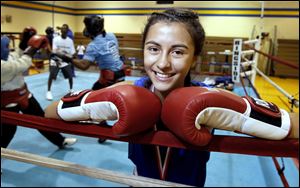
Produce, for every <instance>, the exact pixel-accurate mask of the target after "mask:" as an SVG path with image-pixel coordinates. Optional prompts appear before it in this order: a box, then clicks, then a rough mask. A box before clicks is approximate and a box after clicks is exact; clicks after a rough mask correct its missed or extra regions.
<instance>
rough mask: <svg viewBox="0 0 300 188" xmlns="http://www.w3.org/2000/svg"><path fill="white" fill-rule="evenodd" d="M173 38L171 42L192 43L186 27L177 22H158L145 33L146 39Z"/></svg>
mask: <svg viewBox="0 0 300 188" xmlns="http://www.w3.org/2000/svg"><path fill="white" fill-rule="evenodd" d="M166 37H167V38H169V39H170V38H173V39H172V40H183V41H186V42H189V41H192V38H191V36H190V34H189V32H188V31H187V29H186V26H185V25H184V24H183V23H179V22H165V21H160V22H157V23H155V24H153V25H152V26H151V27H150V28H149V32H148V33H147V37H146V40H147V39H150V38H163V39H166Z"/></svg>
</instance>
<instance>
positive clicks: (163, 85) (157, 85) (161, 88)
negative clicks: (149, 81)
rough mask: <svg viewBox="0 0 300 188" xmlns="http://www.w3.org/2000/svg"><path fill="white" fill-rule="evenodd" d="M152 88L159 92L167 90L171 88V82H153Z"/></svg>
mask: <svg viewBox="0 0 300 188" xmlns="http://www.w3.org/2000/svg"><path fill="white" fill-rule="evenodd" d="M153 85H154V88H155V89H156V90H157V91H159V92H164V93H165V92H168V91H170V90H171V89H172V86H173V85H171V84H166V83H161V82H153Z"/></svg>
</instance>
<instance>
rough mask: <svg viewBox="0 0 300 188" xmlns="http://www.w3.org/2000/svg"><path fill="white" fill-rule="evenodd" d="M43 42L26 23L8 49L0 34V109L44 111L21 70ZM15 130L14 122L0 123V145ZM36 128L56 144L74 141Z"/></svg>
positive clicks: (9, 139)
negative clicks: (14, 45)
mask: <svg viewBox="0 0 300 188" xmlns="http://www.w3.org/2000/svg"><path fill="white" fill-rule="evenodd" d="M30 39H31V40H30ZM47 43H48V40H47V38H45V37H42V36H38V35H36V30H35V29H34V28H33V27H26V28H25V29H24V30H23V33H22V36H21V42H20V44H19V48H17V49H16V51H14V52H12V53H10V52H9V38H8V37H6V36H1V110H5V111H11V112H22V113H23V114H29V115H36V116H40V117H44V111H43V109H42V108H41V106H40V104H39V102H38V101H37V100H36V99H35V97H34V95H33V94H32V93H31V92H30V91H29V90H28V88H27V85H26V83H25V80H24V76H23V74H22V73H23V72H24V71H26V70H27V69H28V68H29V67H30V66H31V64H32V57H33V55H34V54H35V53H36V52H37V51H38V50H39V49H40V48H43V47H46V46H47ZM28 44H29V45H28ZM16 130H17V126H16V125H9V124H5V123H1V147H3V148H6V147H7V146H8V145H9V143H10V142H11V140H12V139H13V137H14V135H15V133H16ZM39 132H40V133H41V134H42V135H43V136H44V137H45V138H47V139H48V140H49V141H50V142H51V143H53V144H54V145H56V146H57V147H58V148H64V147H65V146H71V145H73V144H74V143H76V141H77V139H76V138H66V137H64V136H63V135H61V134H60V133H56V132H48V131H42V130H39Z"/></svg>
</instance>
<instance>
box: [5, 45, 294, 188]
mask: <svg viewBox="0 0 300 188" xmlns="http://www.w3.org/2000/svg"><path fill="white" fill-rule="evenodd" d="M257 42H258V41H255V42H254V43H256V44H257ZM246 43H247V44H249V43H250V42H246ZM251 50H252V51H246V52H241V50H240V52H241V54H249V53H254V52H256V53H255V54H258V53H260V51H259V50H257V49H256V48H254V49H251ZM240 57H241V58H243V57H242V55H241V56H240ZM243 59H244V60H245V61H246V63H248V64H251V65H253V66H252V67H254V69H253V70H251V71H252V72H251V73H243V74H242V73H241V75H240V76H239V77H243V76H245V77H247V76H248V75H250V74H252V76H253V75H255V74H256V73H258V74H261V72H259V70H258V69H257V68H256V64H255V63H256V62H257V61H256V60H255V57H254V60H248V59H245V58H243ZM238 63H241V64H245V63H244V62H241V60H240V61H239V62H238ZM241 64H240V66H241ZM241 69H242V68H241ZM242 80H243V79H242ZM249 80H250V79H249ZM251 80H253V77H252V78H251ZM242 82H243V81H242ZM250 83H251V81H250ZM274 84H275V83H274ZM252 87H253V85H252ZM282 91H284V90H282ZM284 93H285V94H286V96H287V97H288V98H289V100H291V101H293V104H294V105H295V106H298V102H297V100H296V99H294V98H293V97H292V96H290V95H289V94H288V93H287V92H284ZM258 97H259V96H258ZM1 122H4V123H8V124H17V125H20V126H24V127H28V128H34V129H40V130H46V131H53V132H61V133H67V134H74V135H81V136H86V137H95V138H99V137H101V138H107V139H110V140H117V141H122V142H130V143H140V144H151V145H159V146H169V147H176V148H184V149H197V150H208V151H212V152H222V153H235V154H246V155H256V156H271V157H273V160H274V159H275V158H274V157H292V158H297V159H298V158H299V140H298V139H284V140H279V141H272V140H265V139H259V138H254V137H249V136H246V135H240V136H239V135H234V136H228V135H214V136H213V138H212V140H211V142H210V143H209V144H208V145H207V146H204V147H198V146H192V145H189V144H187V143H185V142H183V141H182V140H180V139H178V138H177V137H176V136H175V135H173V134H172V133H171V132H169V131H156V132H153V131H150V132H145V133H141V134H138V135H134V136H129V137H118V136H116V135H114V134H113V133H112V131H111V127H104V126H100V125H94V124H84V125H83V124H81V123H74V122H64V121H60V120H55V119H47V118H42V117H36V116H31V115H26V114H17V113H13V112H7V111H2V110H1ZM1 156H2V157H4V158H8V159H12V160H18V161H23V162H28V163H32V164H36V165H41V166H46V167H50V168H55V169H58V170H63V171H67V172H71V173H76V174H80V175H85V176H90V177H94V178H100V179H105V180H109V181H113V182H119V183H124V184H126V185H130V186H182V185H180V184H175V183H171V182H164V181H160V180H153V179H150V178H142V177H136V176H128V175H123V174H118V173H116V172H109V171H105V170H101V169H92V168H87V167H84V166H81V165H77V164H73V163H67V162H64V161H61V160H54V159H51V158H45V157H39V156H36V155H33V154H28V153H24V152H17V151H12V150H9V149H3V148H1ZM275 160H276V159H275ZM276 162H277V161H276ZM276 162H275V161H274V163H275V165H276ZM277 164H278V163H277ZM276 166H277V165H276ZM281 174H282V173H281ZM283 184H284V186H288V184H287V182H284V180H283Z"/></svg>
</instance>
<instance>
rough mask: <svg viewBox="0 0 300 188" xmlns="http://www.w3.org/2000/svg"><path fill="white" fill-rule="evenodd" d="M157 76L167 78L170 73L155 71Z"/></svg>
mask: <svg viewBox="0 0 300 188" xmlns="http://www.w3.org/2000/svg"><path fill="white" fill-rule="evenodd" d="M156 75H157V76H159V77H162V78H169V77H170V75H169V74H160V73H158V72H157V73H156Z"/></svg>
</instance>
